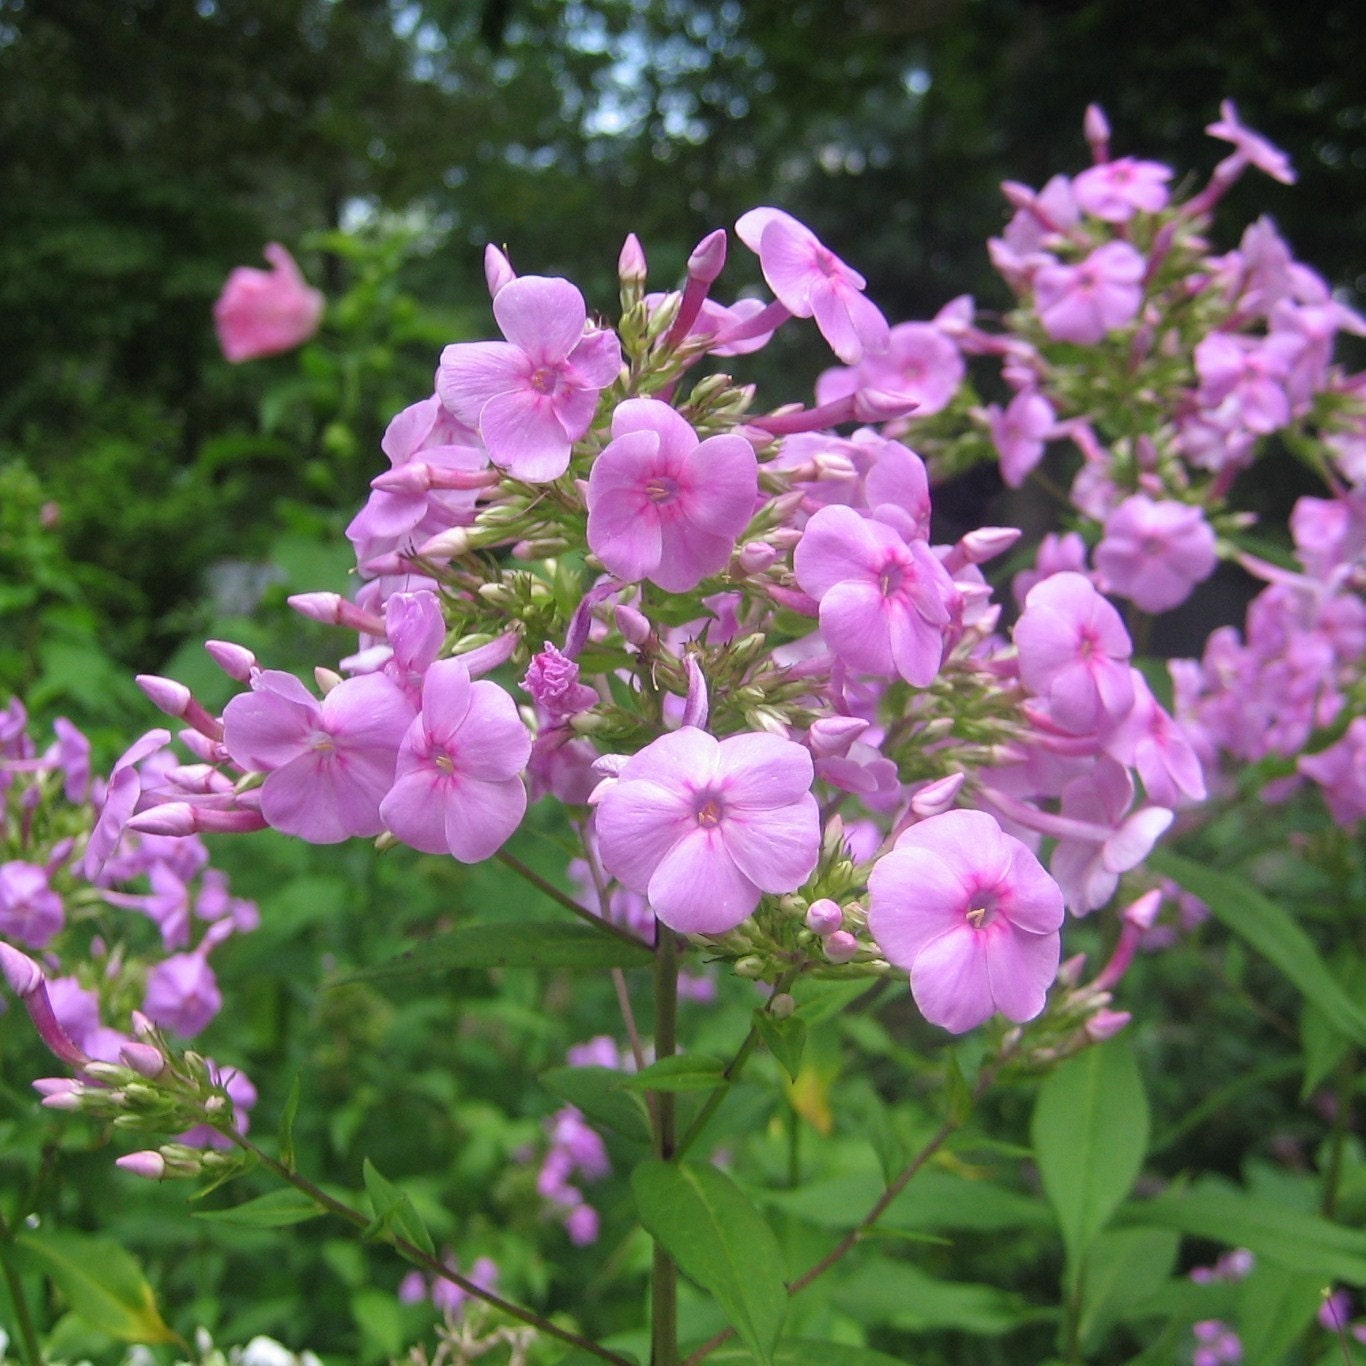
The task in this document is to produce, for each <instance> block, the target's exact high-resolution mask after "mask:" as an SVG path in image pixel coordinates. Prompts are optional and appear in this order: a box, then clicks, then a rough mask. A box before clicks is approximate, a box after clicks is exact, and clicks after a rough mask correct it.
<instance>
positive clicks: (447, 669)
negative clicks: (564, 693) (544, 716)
mask: <svg viewBox="0 0 1366 1366" xmlns="http://www.w3.org/2000/svg"><path fill="white" fill-rule="evenodd" d="M512 287H513V286H512V285H507V286H505V287H504V289H503V291H502V293H504V294H505V293H506V292H507V290H509V289H511V288H512ZM499 297H500V298H501V297H502V294H500V295H499ZM530 755H531V735H530V733H529V732H528V731H527V728H526V726H525V725H524V724H523V723H522V719H521V717H519V716H518V715H517V706H516V704H515V703H514V702H513V700H512V698H511V697H509V696H508V694H507V693H505V692H504V691H503V690H502V688H500V687H499V686H498V685H497V684H496V683H490V682H488V681H487V680H483V679H481V680H480V681H478V682H475V683H472V682H471V681H470V676H469V671H468V670H467V669H466V667H465V665H464V663H463V662H462V661H461V660H460V659H443V660H438V661H437V663H435V664H433V665H432V667H431V668H430V669H428V670H427V676H426V679H425V680H424V682H423V687H422V711H421V713H420V714H419V715H418V716H417V717H415V718H414V719H413V722H412V724H411V725H410V726H409V727H408V730H407V733H406V734H405V735H404V737H403V744H402V747H401V748H400V750H399V754H398V769H397V772H396V774H395V777H394V782H393V789H392V791H390V792H389V794H388V795H387V796H386V797H385V798H384V800H383V801H382V803H381V804H380V808H379V816H380V820H381V821H382V822H383V824H384V825H386V826H387V827H388V828H389V829H390V830H391V831H392V832H393V833H394V834H395V835H396V836H397V837H398V838H399V839H401V840H402V841H403V842H404V843H405V844H408V845H411V846H412V847H413V848H414V849H421V850H422V851H423V852H424V853H428V854H451V855H453V856H454V857H455V858H457V859H459V860H460V861H461V862H462V863H479V862H482V861H483V860H484V859H486V858H489V857H491V856H492V854H493V853H494V852H495V851H496V850H497V849H498V848H499V847H500V846H501V845H502V844H503V842H504V841H505V840H506V839H507V838H508V836H509V835H511V834H512V832H513V831H514V830H515V829H516V828H517V826H518V825H519V824H520V823H521V820H522V816H523V814H524V813H525V812H526V804H527V796H526V788H525V787H524V786H523V784H522V779H521V777H520V774H521V772H522V770H523V769H524V768H525V767H526V763H527V759H528V758H529V757H530Z"/></svg>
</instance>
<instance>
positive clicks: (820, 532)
mask: <svg viewBox="0 0 1366 1366" xmlns="http://www.w3.org/2000/svg"><path fill="white" fill-rule="evenodd" d="M884 535H885V536H890V537H892V538H893V539H894V540H898V539H900V538H899V537H897V536H896V533H895V532H893V531H891V530H890V529H889V528H885V527H883V528H881V529H879V527H878V526H877V524H875V523H873V522H869V521H868V520H867V519H866V518H864V517H862V516H860V515H859V514H858V513H857V512H855V511H854V509H853V508H849V507H844V506H842V505H836V506H833V507H823V508H820V509H819V510H818V511H817V512H816V513H815V514H814V515H813V516H812V518H811V520H810V521H809V522H808V523H807V524H806V530H805V531H804V532H803V533H802V539H801V540H800V541H799V542H798V543H797V549H796V551H795V553H794V556H793V569H794V570H795V571H796V575H797V582H798V584H800V585H801V588H802V591H803V592H804V593H809V594H810V595H811V596H812V597H813V598H816V599H819V598H821V597H822V596H823V595H824V594H825V593H827V592H828V591H829V590H830V589H831V588H833V587H834V586H835V585H836V584H837V583H843V582H844V581H845V580H846V579H850V578H855V577H859V576H862V577H866V578H870V579H876V577H877V574H878V570H879V567H880V565H881V562H882V553H881V552H882V549H883V546H884V544H885V542H884V539H883V538H884Z"/></svg>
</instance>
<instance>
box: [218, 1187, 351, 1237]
mask: <svg viewBox="0 0 1366 1366" xmlns="http://www.w3.org/2000/svg"><path fill="white" fill-rule="evenodd" d="M324 1213H326V1211H325V1210H324V1209H323V1207H322V1206H321V1205H320V1204H318V1202H317V1201H316V1200H314V1199H313V1198H312V1197H311V1196H308V1195H305V1194H304V1193H303V1191H296V1190H293V1189H291V1190H282V1191H271V1192H270V1194H269V1195H261V1196H258V1197H257V1198H256V1199H255V1200H246V1201H244V1202H243V1203H242V1204H240V1205H232V1206H229V1207H228V1208H227V1209H201V1210H196V1211H195V1212H194V1217H195V1218H196V1219H205V1220H207V1221H208V1222H209V1223H211V1224H234V1225H236V1226H238V1227H240V1228H285V1227H286V1226H288V1225H289V1224H302V1223H303V1222H304V1221H305V1220H307V1219H316V1218H317V1217H318V1216H319V1215H320V1214H324Z"/></svg>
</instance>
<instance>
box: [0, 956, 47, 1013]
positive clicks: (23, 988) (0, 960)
mask: <svg viewBox="0 0 1366 1366" xmlns="http://www.w3.org/2000/svg"><path fill="white" fill-rule="evenodd" d="M0 972H3V973H4V974H5V981H6V982H8V983H9V988H10V990H11V991H12V992H13V993H14V994H15V995H16V996H18V997H19V998H20V999H21V1000H22V999H24V998H26V997H28V996H32V995H33V993H34V992H35V991H37V990H38V988H39V987H40V986H42V985H43V980H44V978H43V970H42V968H40V967H39V966H38V964H37V963H35V962H34V961H33V959H32V958H30V957H29V956H28V954H26V953H20V952H19V950H18V949H13V948H11V947H10V946H9V945H8V944H3V943H0Z"/></svg>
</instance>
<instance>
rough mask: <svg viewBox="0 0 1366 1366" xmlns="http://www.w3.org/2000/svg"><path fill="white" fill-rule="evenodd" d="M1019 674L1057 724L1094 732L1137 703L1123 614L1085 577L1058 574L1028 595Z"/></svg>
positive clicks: (1018, 631)
mask: <svg viewBox="0 0 1366 1366" xmlns="http://www.w3.org/2000/svg"><path fill="white" fill-rule="evenodd" d="M1014 639H1015V648H1016V649H1017V650H1018V651H1019V658H1020V677H1021V679H1022V680H1023V682H1024V685H1025V687H1026V688H1028V689H1029V691H1030V692H1032V693H1033V694H1034V695H1035V696H1036V697H1040V698H1043V699H1044V700H1045V701H1046V702H1047V703H1048V708H1049V713H1050V715H1051V716H1052V718H1053V720H1054V721H1055V722H1057V724H1058V725H1060V726H1062V727H1064V728H1065V729H1067V730H1070V731H1072V732H1073V733H1074V734H1077V735H1090V734H1093V733H1095V732H1096V731H1098V730H1101V729H1104V728H1107V727H1109V726H1112V725H1114V724H1116V723H1117V722H1119V721H1121V720H1123V719H1124V717H1126V716H1127V715H1128V714H1129V709H1130V708H1131V707H1132V706H1133V704H1134V684H1133V679H1132V677H1131V676H1130V671H1129V656H1130V655H1131V654H1132V653H1133V642H1132V641H1130V639H1129V633H1128V632H1127V631H1126V630H1125V629H1124V623H1123V622H1122V621H1121V620H1120V616H1119V613H1118V612H1116V611H1115V609H1114V608H1113V607H1112V606H1111V605H1110V603H1108V602H1107V601H1106V600H1105V599H1104V598H1103V597H1101V595H1100V594H1099V593H1098V592H1096V590H1095V588H1094V587H1093V586H1092V584H1091V582H1090V580H1088V579H1085V578H1083V577H1082V576H1081V575H1080V574H1074V573H1064V574H1054V575H1053V577H1052V578H1049V579H1045V580H1044V581H1043V582H1042V583H1039V584H1036V585H1035V586H1034V587H1033V588H1031V589H1030V590H1029V596H1028V597H1027V598H1026V599H1025V607H1024V611H1023V612H1022V613H1021V614H1020V619H1019V621H1017V622H1016V623H1015V631H1014Z"/></svg>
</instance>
